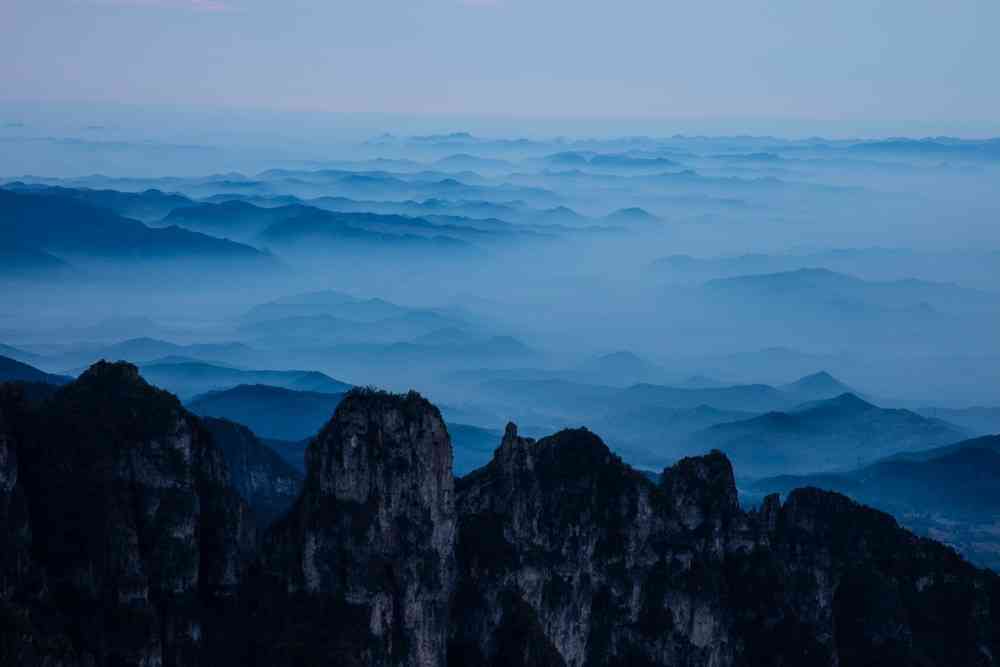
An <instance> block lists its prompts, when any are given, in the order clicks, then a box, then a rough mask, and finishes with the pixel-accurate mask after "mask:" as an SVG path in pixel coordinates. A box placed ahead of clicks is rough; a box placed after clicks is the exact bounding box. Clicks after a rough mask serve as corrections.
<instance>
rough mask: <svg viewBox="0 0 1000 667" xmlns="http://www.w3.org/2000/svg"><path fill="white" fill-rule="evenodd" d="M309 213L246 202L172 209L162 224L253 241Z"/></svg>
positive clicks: (304, 209) (301, 208)
mask: <svg viewBox="0 0 1000 667" xmlns="http://www.w3.org/2000/svg"><path fill="white" fill-rule="evenodd" d="M310 210H314V209H310V208H309V207H308V206H303V205H300V204H296V205H291V206H276V207H269V208H264V207H261V206H255V205H254V204H250V203H247V202H243V201H226V202H221V203H218V204H198V205H195V206H189V207H185V208H179V209H176V210H173V211H171V212H170V214H169V215H167V216H166V217H164V218H163V221H162V223H161V224H163V225H177V226H180V227H184V228H186V229H193V230H196V231H200V232H205V233H208V234H214V235H217V236H224V237H228V238H235V239H239V240H244V241H247V242H253V241H254V240H255V239H256V238H257V235H258V234H260V233H261V232H263V231H264V230H265V229H267V228H268V227H270V226H271V225H273V224H275V223H277V222H280V221H282V220H288V219H289V218H294V217H296V216H298V215H302V214H303V213H307V212H308V211H310Z"/></svg>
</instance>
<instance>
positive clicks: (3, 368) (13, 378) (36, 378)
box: [0, 356, 73, 385]
mask: <svg viewBox="0 0 1000 667" xmlns="http://www.w3.org/2000/svg"><path fill="white" fill-rule="evenodd" d="M72 379H73V378H71V377H68V376H66V375H53V374H51V373H46V372H45V371H41V370H39V369H37V368H35V367H34V366H29V365H28V364H26V363H23V362H20V361H17V360H16V359H11V358H10V357H4V356H0V382H45V383H47V384H56V385H59V384H66V383H67V382H70V381H72Z"/></svg>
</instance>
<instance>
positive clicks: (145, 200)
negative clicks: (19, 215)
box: [4, 182, 197, 222]
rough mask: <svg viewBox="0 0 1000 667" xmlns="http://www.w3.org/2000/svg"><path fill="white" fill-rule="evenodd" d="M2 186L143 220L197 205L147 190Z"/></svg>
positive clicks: (155, 218)
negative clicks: (63, 198)
mask: <svg viewBox="0 0 1000 667" xmlns="http://www.w3.org/2000/svg"><path fill="white" fill-rule="evenodd" d="M4 188H6V189H8V190H14V191H17V192H23V193H29V194H30V193H36V194H42V195H55V196H63V197H67V198H70V199H76V200H78V201H80V202H83V203H85V204H89V205H90V206H93V207H95V208H102V209H106V210H108V211H112V212H114V213H117V214H118V215H121V216H124V217H126V218H133V219H135V220H141V221H143V222H155V221H158V220H161V219H162V218H163V217H164V216H167V215H169V214H170V213H171V212H173V211H175V210H179V209H183V208H189V207H192V206H196V205H197V204H196V202H195V201H193V200H192V199H190V198H188V197H185V196H184V195H180V194H177V193H170V192H163V191H161V190H157V189H148V190H144V191H142V192H122V191H119V190H109V189H103V190H95V189H91V188H66V187H60V186H50V185H30V184H25V183H16V182H15V183H7V184H6V185H4Z"/></svg>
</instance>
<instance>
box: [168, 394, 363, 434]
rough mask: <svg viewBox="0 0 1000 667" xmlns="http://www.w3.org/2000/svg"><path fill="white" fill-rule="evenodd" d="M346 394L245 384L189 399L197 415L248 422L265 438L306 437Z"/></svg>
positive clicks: (247, 424) (252, 428)
mask: <svg viewBox="0 0 1000 667" xmlns="http://www.w3.org/2000/svg"><path fill="white" fill-rule="evenodd" d="M343 397H344V394H343V392H341V393H335V394H330V393H321V392H315V391H301V390H294V389H286V388H283V387H275V386H270V385H263V384H254V385H250V384H242V385H238V386H236V387H232V388H231V389H223V390H217V391H210V392H208V393H205V394H200V395H198V396H195V397H194V398H192V399H190V400H189V401H187V402H186V406H187V408H188V409H189V410H190V411H191V412H193V413H195V414H196V415H200V416H204V417H221V418H224V419H229V420H231V421H234V422H237V423H240V424H244V425H246V426H248V427H249V428H250V430H251V431H253V432H254V433H255V434H257V435H258V436H260V437H262V438H269V439H274V440H293V441H294V440H303V439H305V438H310V437H312V436H314V435H316V433H318V432H319V429H320V428H322V426H323V424H325V423H326V422H327V420H329V419H330V415H332V414H333V412H334V410H336V408H337V405H338V404H339V403H340V401H341V399H342V398H343Z"/></svg>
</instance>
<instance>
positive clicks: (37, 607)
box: [0, 363, 1000, 667]
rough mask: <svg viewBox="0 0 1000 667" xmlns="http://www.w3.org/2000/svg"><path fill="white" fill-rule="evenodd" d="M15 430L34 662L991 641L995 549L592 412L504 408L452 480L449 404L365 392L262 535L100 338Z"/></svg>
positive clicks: (218, 460)
mask: <svg viewBox="0 0 1000 667" xmlns="http://www.w3.org/2000/svg"><path fill="white" fill-rule="evenodd" d="M245 444H246V443H244V445H240V447H239V448H236V450H235V451H247V450H246V448H245ZM231 451H232V450H231ZM0 454H2V455H0V472H2V474H0V479H2V480H5V483H4V484H3V485H0V512H2V515H0V516H2V518H3V521H0V545H2V547H3V548H2V550H0V554H2V558H0V574H2V575H3V576H2V577H0V581H3V582H6V583H5V585H4V587H3V589H2V591H0V611H2V612H3V614H2V616H0V618H3V619H16V620H17V622H16V624H13V623H10V622H5V623H0V638H2V641H0V651H3V654H2V656H0V657H2V658H3V659H4V661H5V662H10V663H11V664H18V665H24V666H25V667H40V666H41V665H46V664H53V663H54V661H57V662H58V664H60V665H63V666H66V667H76V666H78V665H79V666H81V667H82V666H83V665H93V664H164V665H176V666H178V667H181V666H188V665H192V666H193V665H197V664H216V665H220V666H224V665H271V666H277V667H284V666H289V667H290V666H291V665H301V664H345V665H351V664H364V665H379V666H385V667H389V666H390V665H408V666H413V667H416V666H418V665H421V666H428V667H445V666H446V665H457V664H461V665H469V664H476V665H486V666H490V667H500V665H537V666H539V667H541V666H542V665H553V666H556V667H558V666H566V667H569V666H570V665H572V666H582V665H584V664H589V665H607V666H610V665H621V664H643V665H673V664H714V665H718V666H719V667H730V666H734V667H735V666H737V665H750V664H803V661H805V662H807V663H808V664H845V665H846V664H872V665H874V664H901V665H902V664H912V665H916V664H922V665H931V666H938V665H940V666H942V667H943V666H944V665H950V666H956V665H957V666H960V667H964V666H966V665H969V666H972V665H982V664H989V662H988V661H987V662H985V663H984V656H988V655H993V654H997V652H998V651H1000V645H998V644H997V641H998V637H997V634H996V627H997V625H998V624H997V620H996V618H995V614H996V610H997V609H998V603H997V600H998V599H1000V579H998V577H997V575H996V574H995V573H993V572H991V571H989V570H979V569H977V568H975V567H973V566H972V565H970V564H968V563H967V562H966V561H964V560H962V558H961V557H959V556H958V555H957V554H956V553H955V552H954V551H952V550H951V549H949V548H947V547H945V546H943V545H941V544H939V543H937V542H934V541H932V540H928V539H923V538H919V537H917V536H915V535H913V534H912V533H910V532H908V531H906V530H904V529H902V528H900V527H899V526H898V525H897V524H896V522H895V521H894V520H893V519H892V518H891V517H890V516H888V515H886V514H883V513H881V512H878V511H876V510H873V509H870V508H866V507H863V506H861V505H858V504H857V503H855V502H853V501H851V500H849V499H848V498H846V497H844V496H842V495H839V494H837V493H832V492H826V491H820V490H817V489H813V488H805V489H798V490H795V491H793V492H791V493H790V494H788V497H787V499H786V500H785V501H784V502H781V501H780V500H779V498H778V497H777V496H776V495H771V496H768V497H767V498H766V499H765V500H764V501H763V503H762V504H761V506H760V508H759V509H758V510H756V511H745V510H743V509H742V508H741V507H740V506H739V502H738V499H737V498H738V497H737V489H736V484H735V479H734V473H733V469H732V466H731V465H730V463H729V461H728V459H727V458H726V457H725V456H724V455H722V454H721V453H718V452H712V453H709V454H707V455H704V456H698V457H692V458H685V459H683V460H680V461H678V462H677V463H676V464H675V465H673V466H670V467H668V468H666V469H665V470H664V471H663V473H662V474H661V475H660V476H659V481H658V482H657V481H652V480H650V479H649V478H648V477H647V476H646V475H643V474H640V473H639V472H637V471H635V470H633V469H632V468H630V467H629V466H627V465H625V464H624V463H623V462H622V461H621V460H620V459H619V458H618V457H616V456H615V455H614V454H612V453H611V451H610V450H609V449H608V448H607V446H606V445H605V444H604V443H603V442H602V441H601V439H600V438H599V437H597V436H596V435H595V434H593V433H591V432H590V431H587V430H586V429H571V430H564V431H561V432H559V433H556V434H554V435H552V436H549V437H546V438H543V439H541V440H537V441H536V440H533V439H530V438H523V437H520V436H519V434H518V431H517V428H516V426H514V425H513V424H510V425H508V427H507V428H506V431H505V433H504V435H503V437H502V440H501V442H500V444H499V446H498V447H497V449H496V451H495V453H494V455H493V458H492V459H491V460H490V462H489V463H488V464H487V465H485V466H484V467H481V468H479V469H478V470H475V471H473V472H471V473H470V474H468V475H466V476H464V477H461V478H459V479H458V480H456V479H455V478H454V476H453V473H452V468H451V465H452V450H451V446H450V443H449V438H448V432H447V427H446V426H445V424H444V422H443V420H442V419H441V415H440V412H439V411H438V410H437V408H435V407H434V406H433V405H431V404H430V403H429V402H427V401H426V400H425V399H423V398H422V397H420V396H419V395H418V394H416V393H413V392H411V393H409V394H407V395H392V394H387V393H384V392H377V391H374V390H352V391H350V392H349V393H348V394H347V396H346V397H345V398H344V400H343V401H342V402H341V403H340V404H339V405H338V407H337V409H336V412H335V413H334V415H333V417H332V418H331V420H330V421H329V422H328V423H327V424H326V426H324V428H323V429H322V430H321V432H320V433H319V434H318V435H317V437H316V438H315V439H314V440H313V441H312V443H311V444H310V445H309V449H308V453H307V456H306V476H305V481H304V483H303V486H302V489H301V491H300V492H299V494H298V496H297V497H296V499H295V501H294V502H293V503H292V505H291V507H290V509H289V510H288V511H287V513H286V514H284V515H283V516H282V517H281V518H278V519H277V520H276V521H274V522H273V523H270V525H268V526H266V527H263V528H262V529H261V532H260V533H257V526H258V525H259V523H258V520H257V519H255V518H254V511H253V510H252V509H251V507H250V505H249V504H248V502H247V500H246V499H245V498H243V497H241V496H240V494H239V492H238V491H237V490H236V487H234V486H233V483H232V473H231V472H230V468H231V465H230V464H229V463H228V462H227V460H226V456H224V455H223V453H222V451H221V450H220V448H219V445H218V444H217V443H216V440H215V436H214V435H213V434H212V431H211V429H210V428H208V427H206V426H205V425H204V424H203V423H202V422H201V420H199V419H198V418H197V417H195V416H193V415H191V414H190V413H188V412H186V411H185V410H184V409H183V407H182V406H181V405H180V404H179V403H178V402H177V400H176V399H175V398H174V397H172V396H170V395H169V394H167V393H165V392H162V391H159V390H156V389H155V388H153V387H151V386H149V385H148V384H146V383H145V382H144V381H143V380H142V378H141V377H140V376H139V373H138V369H136V367H134V366H131V365H128V364H108V363H98V364H96V365H94V366H93V367H91V368H90V369H88V370H87V371H86V372H85V373H83V374H82V375H81V377H80V378H79V379H77V380H75V381H74V382H72V383H70V384H69V385H66V386H65V387H63V388H60V389H54V390H53V393H51V395H50V396H49V397H48V398H46V399H45V400H43V401H41V402H29V401H25V400H24V398H23V396H22V395H21V394H20V393H19V389H18V387H17V386H16V385H3V386H0ZM255 470H258V471H260V472H261V473H262V474H264V475H265V477H266V478H267V479H270V478H269V477H267V475H268V474H269V473H268V472H267V471H268V470H271V468H269V467H263V468H255ZM273 488H278V487H273ZM40 582H42V583H44V585H38V584H39V583H40ZM372 619H376V620H377V621H378V622H377V623H373V622H372ZM195 628H196V630H195ZM177 629H185V630H184V631H180V632H178V631H176V630H177Z"/></svg>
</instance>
